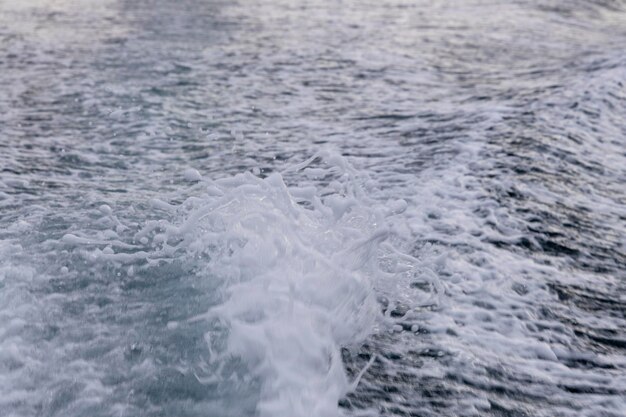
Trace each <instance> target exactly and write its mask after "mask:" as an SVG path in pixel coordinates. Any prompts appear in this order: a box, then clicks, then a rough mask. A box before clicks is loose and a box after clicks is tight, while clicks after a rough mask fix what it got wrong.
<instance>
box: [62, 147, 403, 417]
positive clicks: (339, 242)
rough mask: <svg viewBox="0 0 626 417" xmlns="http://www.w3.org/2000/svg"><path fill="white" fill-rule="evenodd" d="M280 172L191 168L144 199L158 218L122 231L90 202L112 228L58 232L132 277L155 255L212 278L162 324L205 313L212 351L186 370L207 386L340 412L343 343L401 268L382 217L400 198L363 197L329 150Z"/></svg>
mask: <svg viewBox="0 0 626 417" xmlns="http://www.w3.org/2000/svg"><path fill="white" fill-rule="evenodd" d="M284 174H285V175H286V176H288V177H289V178H290V179H291V180H293V182H294V183H296V184H298V185H297V186H287V185H286V184H285V181H284V179H283V176H282V175H281V174H279V173H273V174H271V175H269V176H268V177H266V178H260V177H257V176H255V175H253V174H251V173H243V174H239V175H236V176H234V177H228V178H223V179H219V180H215V181H209V180H203V179H202V178H199V176H198V175H195V173H194V178H193V180H194V182H198V181H199V184H196V185H195V186H194V187H198V186H203V187H205V192H203V193H202V194H201V195H196V196H194V197H190V198H188V199H186V200H185V201H184V202H182V203H179V204H171V202H166V201H161V200H153V201H152V202H151V206H152V207H153V210H157V211H158V212H160V213H163V216H164V217H167V220H165V219H161V220H150V221H147V222H145V223H144V224H143V226H140V227H139V231H138V232H136V233H134V235H132V237H131V238H130V239H126V238H124V237H120V236H123V235H124V234H126V236H129V235H128V231H129V230H131V229H135V230H137V225H125V224H123V222H121V221H120V220H119V219H118V218H117V217H115V215H114V214H113V211H112V210H111V209H110V208H109V207H108V206H106V207H105V206H100V207H99V208H98V212H99V215H102V216H104V217H105V218H107V219H109V220H110V221H109V222H108V223H109V224H110V225H111V227H112V229H111V230H105V231H99V232H97V233H95V234H91V235H87V234H86V233H82V232H80V231H76V232H74V231H72V233H67V234H65V235H64V236H63V238H62V239H61V241H60V242H59V243H58V244H60V245H61V246H63V247H65V248H75V249H76V251H77V252H80V253H82V256H83V257H84V259H86V260H87V262H89V263H93V264H98V263H105V264H106V263H111V264H112V265H113V266H114V268H116V270H123V271H125V273H124V275H125V276H127V277H130V278H129V279H131V280H132V277H133V276H134V275H136V274H141V273H146V272H149V271H151V270H152V269H154V268H158V267H159V265H163V264H177V265H179V264H183V265H185V264H188V265H194V271H195V272H194V274H195V276H196V278H194V279H202V280H207V281H211V282H213V283H214V285H210V286H209V287H212V288H213V289H215V288H217V291H218V292H219V294H218V295H217V296H215V297H214V298H215V299H217V300H218V301H217V304H216V305H213V306H211V307H208V311H207V312H206V313H205V314H200V315H196V316H193V317H191V318H185V319H182V320H174V321H169V322H168V323H167V325H166V331H175V330H176V329H179V328H180V327H181V326H190V325H191V326H193V325H195V324H197V323H200V322H206V323H210V326H209V327H210V329H211V330H209V331H208V332H207V333H206V334H205V340H206V343H207V344H208V348H209V352H210V355H209V356H210V357H208V358H206V361H205V362H204V365H202V366H200V367H199V368H196V369H195V370H193V372H192V374H193V375H195V378H196V380H197V381H198V382H199V383H201V384H205V385H206V386H207V390H208V389H215V388H214V387H213V388H211V387H212V386H214V385H215V384H217V385H218V386H222V387H224V386H225V385H224V384H225V383H226V385H228V384H230V383H233V384H234V385H232V387H234V388H233V389H234V390H235V391H237V386H238V385H242V384H243V385H246V384H250V381H259V382H260V393H259V394H258V396H259V402H258V404H257V406H256V413H257V414H258V415H259V416H261V417H265V416H272V417H280V416H289V417H297V416H307V417H315V416H320V417H322V416H323V417H329V416H338V415H341V414H342V411H341V410H340V409H339V407H338V402H339V400H340V399H341V398H342V397H343V396H344V395H345V394H346V393H347V392H348V391H350V390H351V389H353V388H354V387H355V386H356V383H357V382H358V381H354V380H349V378H348V377H347V376H346V373H345V369H344V365H343V363H342V359H341V348H342V347H344V346H352V345H355V344H357V343H359V342H361V341H363V340H364V339H365V338H366V337H367V336H369V335H371V334H372V333H374V332H376V331H377V330H378V329H379V327H380V326H381V325H384V324H385V323H386V321H385V319H384V317H383V315H382V314H381V309H380V306H379V303H378V301H377V291H376V286H377V285H379V284H382V283H383V281H388V280H393V279H394V278H395V277H396V276H397V273H398V272H397V271H401V270H406V269H407V268H409V266H404V264H403V262H404V263H406V259H404V260H402V259H401V258H402V257H401V256H400V255H399V254H396V253H395V252H394V250H393V248H392V246H391V245H390V244H389V243H386V242H385V241H386V240H387V238H388V237H389V236H390V235H392V234H393V233H392V232H391V231H390V229H389V226H388V224H389V218H390V217H391V216H394V215H397V214H398V213H401V212H402V211H403V210H404V209H405V208H406V203H404V202H403V201H390V202H388V203H386V204H381V203H378V202H376V201H374V200H372V199H370V198H369V197H368V194H370V193H371V190H369V189H368V188H369V187H371V183H370V181H369V180H368V178H367V177H366V176H363V175H362V174H361V173H359V172H357V171H356V170H354V169H353V168H352V167H351V166H350V165H349V164H348V163H347V162H346V160H344V159H343V158H342V157H340V156H339V155H335V154H332V153H330V152H322V153H319V154H317V155H315V156H314V157H313V158H311V159H309V160H308V161H306V162H304V163H302V164H299V165H297V166H295V167H292V168H290V169H288V170H286V171H285V172H284ZM314 184H317V185H314ZM320 184H321V185H320ZM408 258H410V257H408ZM410 259H412V258H410ZM118 275H119V274H118ZM200 286H202V284H201V283H199V284H198V287H200ZM132 349H133V348H131V350H132ZM233 363H236V364H240V365H235V368H236V370H235V371H233ZM185 372H186V371H185ZM226 380H230V382H228V381H226ZM233 381H234V382H233ZM237 381H239V382H237ZM241 391H242V392H244V394H245V393H246V392H248V391H246V390H245V389H243V390H241ZM239 394H241V393H239ZM248 394H250V393H249V392H248ZM229 395H232V396H233V397H235V396H236V395H237V393H231V394H229ZM250 395H252V394H250ZM227 401H228V402H230V403H232V402H235V401H236V398H229V399H227Z"/></svg>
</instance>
